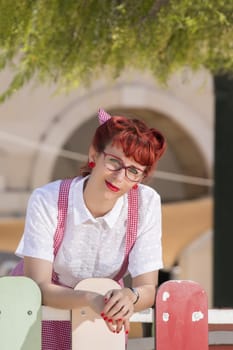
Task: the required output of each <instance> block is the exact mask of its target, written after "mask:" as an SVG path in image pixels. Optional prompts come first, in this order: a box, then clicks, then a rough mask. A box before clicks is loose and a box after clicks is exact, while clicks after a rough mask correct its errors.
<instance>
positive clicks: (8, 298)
mask: <svg viewBox="0 0 233 350" xmlns="http://www.w3.org/2000/svg"><path fill="white" fill-rule="evenodd" d="M155 310H156V311H155V312H154V309H152V308H151V309H147V310H145V311H142V312H138V313H135V314H134V315H133V316H132V318H131V320H130V321H131V322H142V323H147V322H149V323H151V324H153V325H155V329H154V336H153V337H152V338H138V339H129V341H128V350H144V349H146V350H153V349H156V350H170V349H172V350H186V349H188V350H192V349H195V350H207V349H208V348H209V349H211V350H230V349H233V310H232V309H209V310H208V309H207V297H206V294H205V292H204V291H203V290H202V288H201V287H200V286H199V285H198V284H197V283H195V282H193V281H168V282H165V283H163V284H162V285H161V286H160V287H159V290H158V293H157V297H156V308H155ZM155 319H156V321H155ZM42 320H72V311H70V310H58V309H53V308H50V307H45V306H41V294H40V290H39V288H38V286H37V285H36V283H35V282H33V281H32V280H31V279H29V278H26V277H1V278H0V349H1V350H32V349H33V350H40V349H41V321H42ZM115 336H118V335H115ZM108 348H110V349H111V350H113V348H114V347H113V346H112V345H111V346H109V347H108ZM123 348H124V345H122V349H120V348H118V350H123ZM96 349H97V350H98V348H96ZM58 350H59V349H58ZM72 350H77V346H76V344H73V345H72ZM78 350H90V349H87V348H82V349H80V347H79V349H78ZM101 350H105V349H104V348H101ZM106 350H107V349H106Z"/></svg>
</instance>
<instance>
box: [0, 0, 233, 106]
mask: <svg viewBox="0 0 233 350" xmlns="http://www.w3.org/2000/svg"><path fill="white" fill-rule="evenodd" d="M184 66H188V67H190V68H191V69H193V70H195V69H199V68H201V67H205V68H207V69H208V70H210V71H211V72H212V73H213V74H216V73H232V72H233V2H232V1H229V0H195V1H193V0H143V1H140V0H49V1H47V0H20V1H15V0H0V70H4V69H5V68H8V69H9V68H10V69H11V70H12V71H13V79H12V81H11V84H10V85H9V87H7V88H6V90H5V92H4V93H3V94H2V96H1V101H4V100H5V99H6V98H7V97H9V96H10V95H11V94H12V93H14V92H15V91H16V90H18V89H20V88H21V87H22V86H24V85H25V84H26V83H27V82H28V81H30V80H32V79H34V80H35V81H36V82H39V83H53V82H55V83H56V84H57V85H58V87H60V88H64V89H72V88H75V87H77V86H78V85H79V84H80V83H84V84H86V83H88V82H90V81H91V79H93V78H95V77H97V76H100V75H101V74H103V72H104V74H105V73H106V72H108V74H110V76H111V77H113V78H115V77H117V76H118V75H119V74H120V73H121V72H122V70H123V69H124V68H126V67H133V68H136V69H139V70H145V69H146V70H150V71H151V72H152V74H153V75H154V76H155V77H156V78H157V79H158V80H159V81H161V82H166V80H167V79H168V77H169V76H170V75H171V74H172V73H173V72H175V71H176V70H178V69H180V68H182V67H184Z"/></svg>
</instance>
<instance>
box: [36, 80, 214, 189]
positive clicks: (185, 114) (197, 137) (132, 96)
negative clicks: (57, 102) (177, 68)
mask: <svg viewBox="0 0 233 350" xmlns="http://www.w3.org/2000/svg"><path fill="white" fill-rule="evenodd" d="M119 106H120V108H122V109H132V108H133V109H149V110H151V111H156V112H157V113H159V114H161V115H164V116H166V117H167V118H168V119H169V120H170V121H171V122H174V123H175V124H176V125H177V126H179V127H180V128H181V129H182V130H183V133H184V134H187V135H189V137H190V139H192V140H193V142H195V143H196V148H197V149H198V150H199V152H200V154H201V155H202V157H203V162H204V163H205V164H206V169H207V172H210V169H211V167H212V161H213V155H212V147H211V146H210V145H212V143H213V140H212V130H211V128H210V127H209V125H207V123H206V121H205V120H204V119H203V117H202V116H201V115H200V114H198V113H196V112H195V111H193V110H192V108H191V107H190V106H189V105H187V104H186V102H185V101H183V100H181V99H179V98H178V97H175V96H173V95H172V94H171V93H169V92H168V91H167V90H163V89H160V88H158V87H156V86H155V85H151V84H150V83H148V82H143V81H142V82H140V84H139V83H138V82H137V83H136V82H118V83H115V84H114V85H113V86H111V87H109V85H106V86H102V87H99V88H98V87H97V88H92V89H91V90H89V91H88V92H87V93H86V94H85V95H84V96H83V97H81V98H80V97H77V98H76V99H74V100H73V102H72V103H70V105H69V106H66V108H64V110H63V111H61V113H60V114H59V115H57V116H54V118H53V119H52V124H51V127H50V129H49V132H48V133H47V134H46V133H45V135H44V138H43V141H42V142H41V150H40V151H39V152H38V154H37V157H36V159H35V161H34V167H33V171H32V177H31V187H32V188H35V187H37V186H40V185H41V184H43V183H46V182H48V181H50V180H51V178H52V177H53V171H54V167H55V164H56V160H57V158H58V153H59V150H61V149H62V147H63V145H64V144H65V143H66V142H67V140H69V138H70V136H71V135H72V133H73V131H74V130H76V129H78V128H80V127H81V126H82V125H83V124H84V123H85V122H86V121H88V120H91V119H92V118H93V116H95V115H96V113H97V110H98V108H99V107H104V108H105V109H106V110H108V111H110V110H114V109H116V108H119ZM200 130H201V132H200ZM44 145H46V146H51V147H52V148H54V149H56V150H57V151H55V152H52V153H50V152H45V151H44V150H43V146H44ZM206 145H208V147H206ZM56 152H57V153H56ZM41 169H43V172H41ZM207 176H208V174H207Z"/></svg>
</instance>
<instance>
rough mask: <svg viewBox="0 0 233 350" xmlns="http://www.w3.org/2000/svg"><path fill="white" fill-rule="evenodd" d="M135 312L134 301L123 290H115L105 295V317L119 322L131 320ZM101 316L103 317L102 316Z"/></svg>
mask: <svg viewBox="0 0 233 350" xmlns="http://www.w3.org/2000/svg"><path fill="white" fill-rule="evenodd" d="M133 311H134V307H133V304H132V301H131V300H130V298H129V297H128V295H127V294H126V293H124V292H123V291H122V290H113V291H110V292H108V293H107V294H106V295H105V306H104V309H103V312H102V314H103V316H105V317H107V318H109V319H111V318H112V319H113V320H115V321H117V320H118V319H123V320H124V319H126V318H129V317H130V316H131V315H132V314H133ZM102 314H101V316H102Z"/></svg>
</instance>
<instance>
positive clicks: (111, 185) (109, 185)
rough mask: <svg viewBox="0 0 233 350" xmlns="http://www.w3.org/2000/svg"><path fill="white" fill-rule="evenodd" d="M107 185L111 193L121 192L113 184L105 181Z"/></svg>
mask: <svg viewBox="0 0 233 350" xmlns="http://www.w3.org/2000/svg"><path fill="white" fill-rule="evenodd" d="M105 183H106V185H107V187H108V188H109V189H110V190H111V191H113V192H118V191H120V189H119V188H118V187H116V186H114V185H113V184H111V182H108V181H105Z"/></svg>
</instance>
